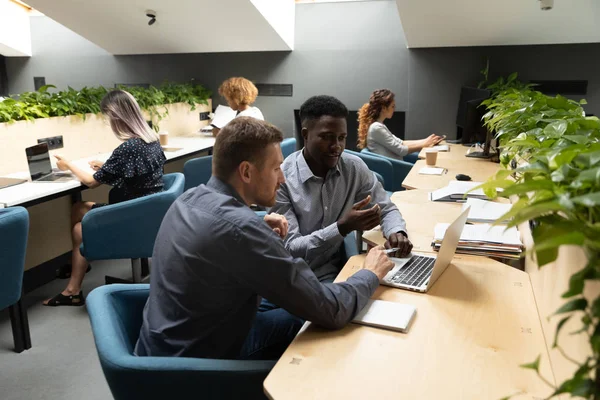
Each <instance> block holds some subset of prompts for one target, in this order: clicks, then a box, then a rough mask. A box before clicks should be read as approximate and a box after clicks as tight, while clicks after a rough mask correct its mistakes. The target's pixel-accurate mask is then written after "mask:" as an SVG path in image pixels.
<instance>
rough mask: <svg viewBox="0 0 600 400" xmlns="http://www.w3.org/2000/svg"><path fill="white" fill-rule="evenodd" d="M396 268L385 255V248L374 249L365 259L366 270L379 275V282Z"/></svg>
mask: <svg viewBox="0 0 600 400" xmlns="http://www.w3.org/2000/svg"><path fill="white" fill-rule="evenodd" d="M393 267H394V263H393V262H392V261H391V260H390V259H389V257H388V256H387V254H386V253H385V251H384V249H383V246H377V247H373V248H372V249H371V250H370V251H369V253H368V254H367V258H365V265H364V266H363V268H364V269H368V270H369V271H371V272H373V273H374V274H375V275H377V278H379V280H382V279H383V278H385V276H386V275H387V273H388V272H390V270H391V269H392V268H393Z"/></svg>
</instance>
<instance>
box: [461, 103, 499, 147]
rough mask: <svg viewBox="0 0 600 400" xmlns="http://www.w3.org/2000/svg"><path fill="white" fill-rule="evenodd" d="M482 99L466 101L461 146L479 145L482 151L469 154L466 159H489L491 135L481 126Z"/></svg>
mask: <svg viewBox="0 0 600 400" xmlns="http://www.w3.org/2000/svg"><path fill="white" fill-rule="evenodd" d="M483 100H484V99H479V100H471V101H467V107H466V115H465V125H464V128H463V132H462V134H463V144H467V143H479V144H482V145H483V151H476V152H473V151H472V152H470V153H469V154H467V157H475V158H491V157H492V155H491V154H490V147H491V142H492V135H491V133H490V132H489V131H488V129H487V128H486V127H485V126H484V124H483V115H484V114H485V108H484V107H482V106H481V102H482V101H483Z"/></svg>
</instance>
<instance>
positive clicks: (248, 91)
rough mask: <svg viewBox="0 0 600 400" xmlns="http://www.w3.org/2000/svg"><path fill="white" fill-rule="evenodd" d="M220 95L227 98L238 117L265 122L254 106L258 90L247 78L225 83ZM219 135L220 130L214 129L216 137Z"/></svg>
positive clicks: (220, 89)
mask: <svg viewBox="0 0 600 400" xmlns="http://www.w3.org/2000/svg"><path fill="white" fill-rule="evenodd" d="M219 94H220V95H221V96H223V97H224V98H225V100H226V101H227V105H228V106H229V107H230V108H231V109H232V110H234V111H237V115H236V116H235V117H236V118H237V117H252V118H256V119H260V120H261V121H264V120H265V117H264V116H263V114H262V112H261V111H260V110H259V109H258V107H254V106H252V104H253V103H254V101H255V100H256V97H257V96H258V89H257V88H256V86H254V84H253V83H252V82H251V81H249V80H248V79H246V78H241V77H233V78H229V79H227V80H226V81H224V82H223V83H222V84H221V86H220V87H219ZM218 133H219V129H218V128H214V129H213V134H214V135H215V136H216V135H217V134H218Z"/></svg>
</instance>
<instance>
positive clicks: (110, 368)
mask: <svg viewBox="0 0 600 400" xmlns="http://www.w3.org/2000/svg"><path fill="white" fill-rule="evenodd" d="M149 288H150V286H149V285H147V284H138V285H110V286H101V287H99V288H96V289H95V290H93V291H92V292H91V293H90V294H89V296H88V297H87V300H86V303H87V309H88V313H89V315H90V321H91V324H92V332H93V334H94V340H95V342H96V349H97V350H98V357H99V359H100V364H101V366H102V370H103V371H104V376H105V377H106V381H107V382H108V386H109V387H110V390H111V392H112V395H113V397H114V398H115V400H125V399H127V400H138V399H139V400H154V399H156V400H164V399H168V398H175V399H203V400H210V399H215V400H216V399H265V398H266V397H265V395H264V394H263V387H262V383H263V381H264V380H265V378H266V377H267V374H268V373H269V371H270V370H271V369H272V368H273V366H274V365H275V361H239V360H213V359H200V358H186V357H137V356H134V355H133V349H134V347H135V343H136V342H137V339H138V337H139V333H140V327H141V326H142V311H143V309H144V305H145V304H146V300H147V299H148V295H149V292H150V289H149Z"/></svg>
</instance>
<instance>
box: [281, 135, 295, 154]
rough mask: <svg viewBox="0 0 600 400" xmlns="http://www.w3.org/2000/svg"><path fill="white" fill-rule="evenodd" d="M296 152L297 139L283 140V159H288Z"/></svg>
mask: <svg viewBox="0 0 600 400" xmlns="http://www.w3.org/2000/svg"><path fill="white" fill-rule="evenodd" d="M295 151H296V139H295V138H287V139H283V142H281V152H282V153H283V158H287V156H289V155H290V154H292V153H293V152H295Z"/></svg>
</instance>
